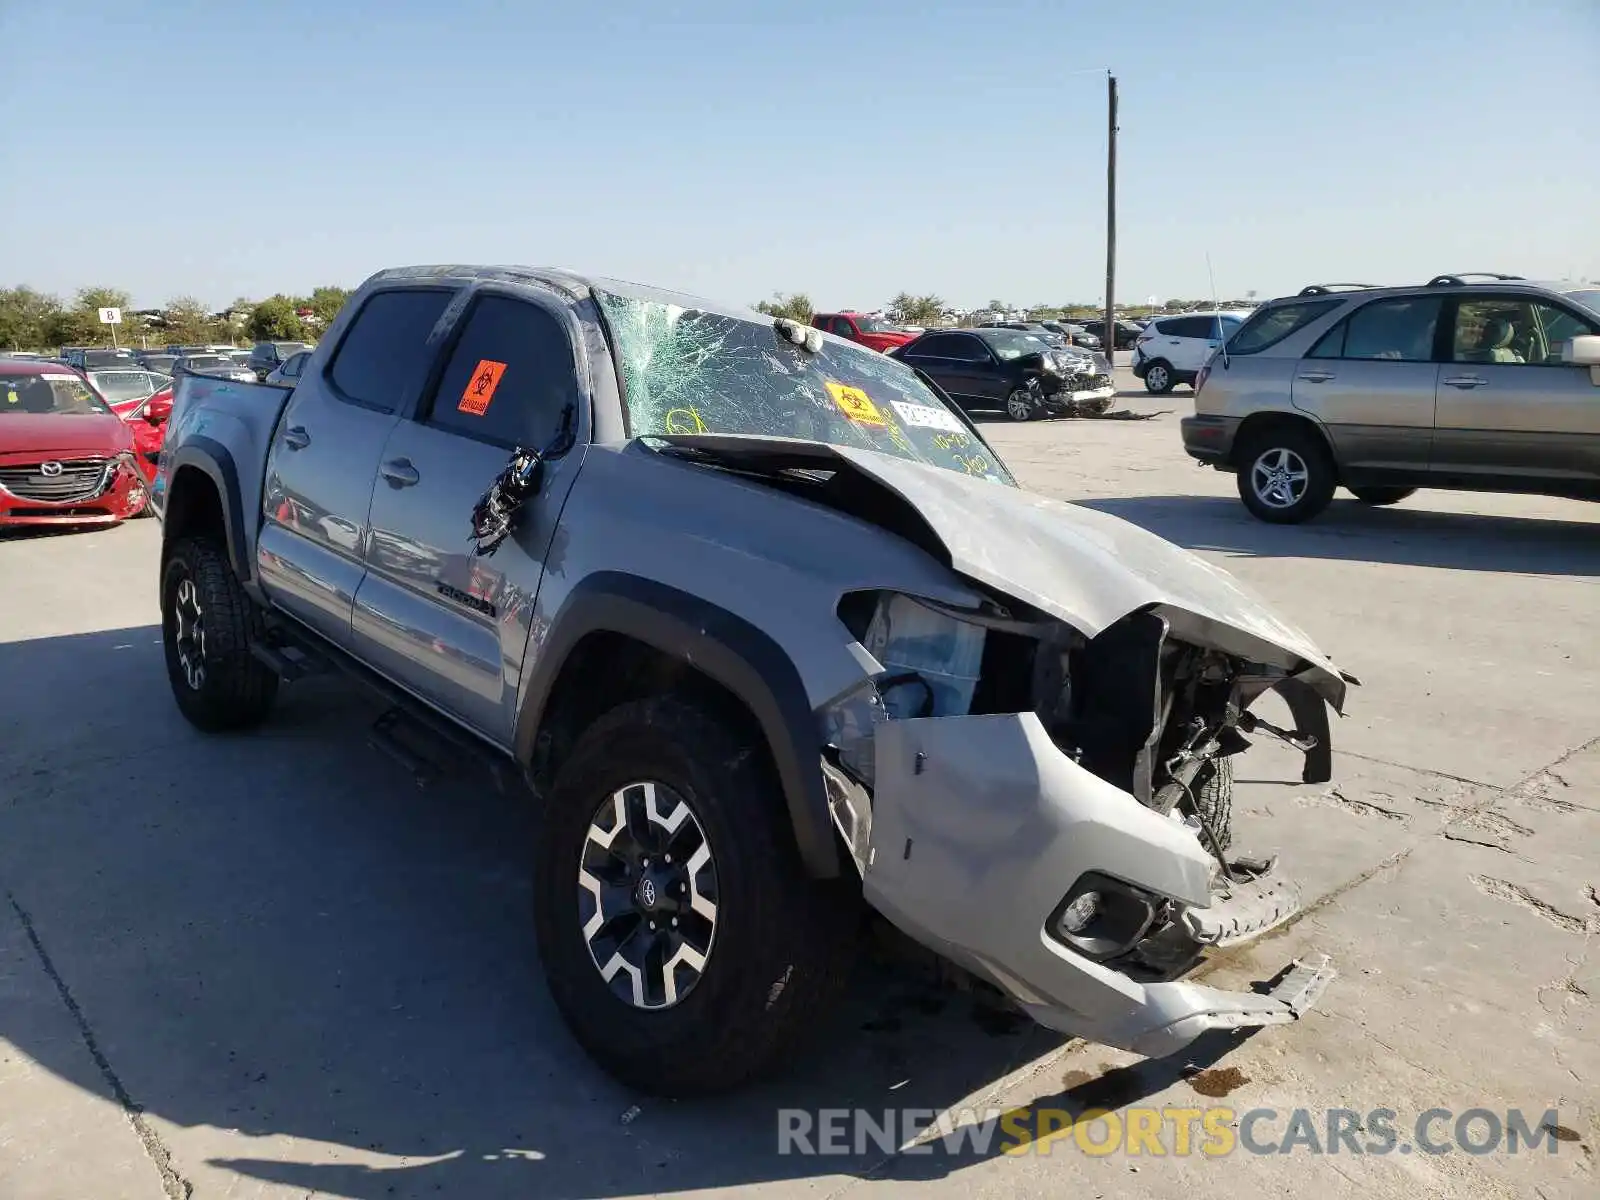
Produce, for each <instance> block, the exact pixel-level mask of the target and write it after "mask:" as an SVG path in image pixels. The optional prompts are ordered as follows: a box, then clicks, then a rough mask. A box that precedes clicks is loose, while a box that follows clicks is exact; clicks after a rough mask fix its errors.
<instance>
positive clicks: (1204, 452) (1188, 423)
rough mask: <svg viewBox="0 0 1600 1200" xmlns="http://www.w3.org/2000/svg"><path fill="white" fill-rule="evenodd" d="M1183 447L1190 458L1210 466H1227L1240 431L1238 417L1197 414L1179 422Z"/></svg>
mask: <svg viewBox="0 0 1600 1200" xmlns="http://www.w3.org/2000/svg"><path fill="white" fill-rule="evenodd" d="M1178 429H1179V430H1180V432H1181V433H1182V435H1183V449H1184V453H1186V454H1187V455H1188V456H1189V457H1190V458H1192V459H1195V460H1197V461H1199V462H1203V463H1205V464H1207V465H1208V466H1213V467H1226V466H1227V465H1229V463H1230V462H1231V459H1232V455H1233V439H1234V436H1235V435H1236V434H1237V433H1238V432H1239V418H1238V417H1218V416H1209V415H1207V416H1202V415H1199V414H1197V415H1195V416H1192V417H1184V418H1183V419H1182V420H1181V421H1179V422H1178Z"/></svg>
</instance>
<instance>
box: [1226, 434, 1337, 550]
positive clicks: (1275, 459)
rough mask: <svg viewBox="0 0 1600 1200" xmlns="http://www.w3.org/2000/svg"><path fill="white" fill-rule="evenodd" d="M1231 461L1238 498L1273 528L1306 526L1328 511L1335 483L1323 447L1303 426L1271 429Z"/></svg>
mask: <svg viewBox="0 0 1600 1200" xmlns="http://www.w3.org/2000/svg"><path fill="white" fill-rule="evenodd" d="M1236 461H1237V463H1238V480H1237V482H1238V486H1239V499H1240V500H1242V501H1243V502H1244V506H1245V507H1246V508H1248V509H1249V510H1250V512H1251V513H1252V514H1253V515H1254V516H1256V517H1257V518H1258V519H1260V520H1262V521H1267V522H1270V523H1271V524H1274V525H1298V524H1299V523H1300V522H1301V521H1309V520H1310V519H1311V518H1312V517H1314V516H1316V515H1317V514H1318V513H1320V512H1321V511H1322V510H1323V509H1325V508H1327V507H1328V502H1329V501H1331V500H1332V499H1333V489H1334V488H1335V487H1337V486H1338V483H1339V478H1338V474H1337V472H1336V471H1335V469H1334V465H1333V458H1332V456H1331V455H1330V454H1329V453H1328V448H1327V446H1326V444H1325V443H1324V442H1323V440H1322V438H1321V436H1320V435H1319V434H1318V433H1317V432H1316V431H1315V430H1313V429H1311V428H1309V427H1308V426H1305V425H1299V424H1294V425H1286V424H1285V425H1276V426H1274V427H1273V428H1270V429H1267V430H1265V431H1264V432H1262V433H1257V434H1255V435H1253V436H1251V437H1250V439H1249V440H1248V442H1247V443H1246V444H1245V446H1244V447H1243V451H1242V453H1241V454H1240V455H1239V456H1238V459H1237V460H1236Z"/></svg>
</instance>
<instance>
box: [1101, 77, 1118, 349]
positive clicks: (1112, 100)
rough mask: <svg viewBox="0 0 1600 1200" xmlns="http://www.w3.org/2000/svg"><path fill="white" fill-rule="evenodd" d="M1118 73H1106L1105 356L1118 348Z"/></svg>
mask: <svg viewBox="0 0 1600 1200" xmlns="http://www.w3.org/2000/svg"><path fill="white" fill-rule="evenodd" d="M1116 295H1117V77H1116V76H1115V75H1113V74H1111V73H1110V72H1109V71H1108V72H1107V73H1106V323H1105V338H1104V339H1103V341H1104V345H1105V352H1106V358H1107V359H1108V360H1110V361H1112V362H1114V361H1116V360H1115V358H1114V357H1113V356H1114V355H1115V354H1116V352H1117V319H1116V303H1117V301H1116Z"/></svg>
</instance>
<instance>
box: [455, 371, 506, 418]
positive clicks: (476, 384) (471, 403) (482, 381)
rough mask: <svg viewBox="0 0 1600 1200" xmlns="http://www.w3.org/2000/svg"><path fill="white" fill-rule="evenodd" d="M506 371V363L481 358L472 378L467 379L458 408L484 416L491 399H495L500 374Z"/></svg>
mask: <svg viewBox="0 0 1600 1200" xmlns="http://www.w3.org/2000/svg"><path fill="white" fill-rule="evenodd" d="M505 373H506V365H505V363H503V362H495V361H494V360H493V359H491V358H480V359H479V360H478V365H477V366H475V367H473V368H472V378H471V379H469V380H467V387H466V390H465V391H463V392H462V393H461V402H460V403H459V404H457V405H456V408H457V409H458V410H459V411H460V412H464V413H471V414H472V415H473V416H475V417H481V416H483V414H484V413H486V412H488V411H489V401H491V400H493V399H494V390H495V388H497V387H499V386H500V376H502V375H504V374H505Z"/></svg>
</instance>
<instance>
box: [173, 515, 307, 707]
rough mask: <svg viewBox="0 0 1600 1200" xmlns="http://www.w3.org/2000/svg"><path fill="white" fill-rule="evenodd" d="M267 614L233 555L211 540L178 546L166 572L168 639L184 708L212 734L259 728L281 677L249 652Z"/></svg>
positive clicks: (190, 540) (175, 691)
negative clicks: (231, 559)
mask: <svg viewBox="0 0 1600 1200" xmlns="http://www.w3.org/2000/svg"><path fill="white" fill-rule="evenodd" d="M260 626H261V614H260V612H259V611H258V610H257V609H256V606H255V604H254V603H253V602H252V601H251V599H250V597H248V596H246V595H245V594H244V589H243V588H242V587H240V586H239V579H238V576H236V575H235V574H234V573H233V567H232V565H231V564H230V563H229V562H228V558H227V555H226V554H224V553H223V551H222V549H221V548H220V547H219V546H217V545H216V544H215V543H214V542H211V541H209V540H207V539H205V538H185V539H184V540H182V541H180V542H178V543H177V544H176V545H174V546H173V547H172V549H171V550H170V551H169V553H168V555H167V564H166V567H165V568H164V569H163V570H162V573H161V643H162V647H163V649H164V650H165V652H166V660H167V678H168V680H169V681H170V682H171V684H172V695H173V699H175V700H176V701H177V703H178V711H179V712H181V713H183V715H184V716H185V717H186V718H187V719H188V720H189V723H190V724H192V725H194V726H195V727H196V728H198V729H203V730H205V731H206V732H207V733H217V732H220V731H223V730H228V729H246V728H249V727H250V726H252V725H258V724H260V723H261V722H262V721H263V720H265V719H266V716H267V714H268V713H269V712H271V711H272V704H273V701H274V700H275V699H276V698H277V695H278V676H277V675H276V674H274V673H273V671H272V669H271V668H270V667H268V666H267V665H266V664H265V663H262V662H261V661H260V660H258V659H257V658H256V657H255V656H254V655H253V654H251V653H250V642H251V639H252V638H255V637H259V636H260V634H261V627H260Z"/></svg>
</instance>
